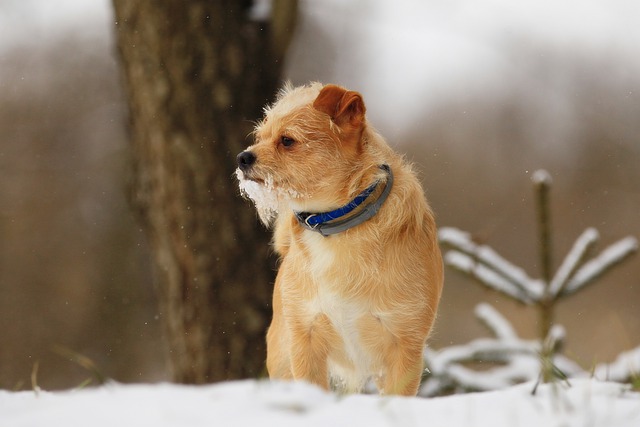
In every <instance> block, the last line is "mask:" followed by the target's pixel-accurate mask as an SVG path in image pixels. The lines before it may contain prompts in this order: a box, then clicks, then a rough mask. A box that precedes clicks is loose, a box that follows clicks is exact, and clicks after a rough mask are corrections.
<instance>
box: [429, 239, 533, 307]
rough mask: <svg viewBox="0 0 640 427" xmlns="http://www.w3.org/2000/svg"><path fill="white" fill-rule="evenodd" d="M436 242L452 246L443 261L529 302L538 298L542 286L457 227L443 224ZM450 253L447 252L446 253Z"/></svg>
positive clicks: (522, 300) (493, 287)
mask: <svg viewBox="0 0 640 427" xmlns="http://www.w3.org/2000/svg"><path fill="white" fill-rule="evenodd" d="M438 237H439V239H440V242H442V243H443V244H447V245H449V246H451V247H452V248H454V249H455V250H454V251H450V252H449V253H447V255H446V256H445V262H446V263H447V264H448V265H451V266H452V267H454V268H457V269H458V270H460V271H462V272H464V273H467V274H469V275H471V276H473V277H474V278H476V279H478V280H479V281H480V282H481V283H483V284H484V285H486V286H488V287H490V288H492V289H495V290H498V291H500V292H503V293H505V294H507V295H509V296H511V297H514V298H516V299H517V300H518V301H521V302H524V303H526V304H530V303H532V302H533V301H537V300H539V299H540V298H541V297H542V294H543V291H544V286H543V285H542V283H541V282H540V281H538V280H533V279H531V278H530V277H529V276H528V275H527V273H526V272H525V271H524V270H523V269H521V268H519V267H517V266H515V265H513V264H512V263H511V262H509V261H507V260H506V259H504V258H503V257H502V256H500V255H499V254H498V253H497V252H495V251H494V250H493V249H492V248H490V247H488V246H485V245H478V244H476V243H475V242H474V241H473V240H472V239H471V236H469V234H468V233H465V232H463V231H461V230H458V229H456V228H452V227H444V228H442V229H440V232H439V233H438ZM450 254H451V255H450Z"/></svg>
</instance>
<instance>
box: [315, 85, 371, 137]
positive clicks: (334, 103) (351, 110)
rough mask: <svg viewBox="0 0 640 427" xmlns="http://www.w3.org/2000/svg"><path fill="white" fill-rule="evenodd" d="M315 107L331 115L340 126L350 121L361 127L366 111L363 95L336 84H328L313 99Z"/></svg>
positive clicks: (353, 124)
mask: <svg viewBox="0 0 640 427" xmlns="http://www.w3.org/2000/svg"><path fill="white" fill-rule="evenodd" d="M313 108H315V109H316V110H318V111H322V112H323V113H326V114H328V115H329V117H331V120H333V121H334V122H335V123H336V124H337V125H338V126H343V125H344V124H347V123H349V124H350V125H351V126H353V127H354V128H360V127H361V126H362V123H363V122H364V114H365V112H366V109H365V106H364V101H363V100H362V96H361V95H360V94H359V93H358V92H354V91H351V90H346V89H345V88H342V87H340V86H336V85H326V86H325V87H323V88H322V90H321V91H320V93H319V94H318V97H317V98H316V100H315V101H313Z"/></svg>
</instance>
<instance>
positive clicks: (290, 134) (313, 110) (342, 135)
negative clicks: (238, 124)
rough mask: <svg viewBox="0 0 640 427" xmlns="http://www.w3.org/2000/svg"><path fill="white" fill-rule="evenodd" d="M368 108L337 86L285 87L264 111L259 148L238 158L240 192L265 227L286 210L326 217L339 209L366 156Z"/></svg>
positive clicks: (257, 136) (258, 128)
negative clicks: (328, 211)
mask: <svg viewBox="0 0 640 427" xmlns="http://www.w3.org/2000/svg"><path fill="white" fill-rule="evenodd" d="M365 126H366V122H365V106H364V103H363V101H362V97H361V96H360V94H359V93H357V92H353V91H349V90H346V89H344V88H342V87H339V86H335V85H326V86H322V85H321V84H319V83H313V84H311V85H309V86H300V87H296V88H293V87H291V86H288V85H287V86H285V87H284V89H282V91H281V92H280V94H279V96H278V98H277V100H276V102H275V103H274V104H273V105H271V106H269V107H266V108H265V116H264V119H263V120H262V121H261V122H260V123H259V124H258V125H257V126H256V128H255V131H254V137H255V142H254V144H253V145H251V146H250V147H249V148H247V149H246V150H245V151H243V152H242V153H240V154H238V157H237V161H238V169H237V171H236V174H237V176H238V180H239V182H240V189H241V191H242V192H243V194H245V195H246V196H248V197H249V198H251V199H252V200H253V201H254V202H255V204H256V208H257V210H258V213H259V214H260V218H261V219H262V221H263V222H264V223H265V224H270V223H271V221H272V220H273V219H274V218H275V216H276V215H277V212H278V210H279V209H280V208H281V207H282V206H283V205H286V206H289V207H292V208H294V209H296V210H305V211H322V210H326V209H327V208H331V207H332V206H336V205H339V204H340V200H342V199H344V197H346V195H347V193H348V192H349V191H350V189H349V188H346V187H347V186H346V185H345V183H346V182H347V181H348V179H349V177H350V176H351V175H352V174H353V171H354V168H357V165H358V163H359V162H358V160H359V157H360V155H361V153H362V150H363V144H364V141H363V138H362V135H363V131H364V128H365Z"/></svg>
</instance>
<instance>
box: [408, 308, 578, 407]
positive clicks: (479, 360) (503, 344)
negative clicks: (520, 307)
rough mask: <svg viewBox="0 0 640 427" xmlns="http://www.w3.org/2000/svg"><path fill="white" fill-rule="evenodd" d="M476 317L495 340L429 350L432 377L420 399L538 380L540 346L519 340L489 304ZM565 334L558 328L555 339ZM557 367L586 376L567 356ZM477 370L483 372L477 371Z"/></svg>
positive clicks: (556, 362) (558, 358)
mask: <svg viewBox="0 0 640 427" xmlns="http://www.w3.org/2000/svg"><path fill="white" fill-rule="evenodd" d="M475 313H476V316H477V317H478V318H479V319H480V320H482V322H483V323H484V324H485V325H487V326H488V327H489V329H490V330H491V332H492V333H493V334H494V335H495V338H479V339H475V340H473V341H471V342H469V343H467V344H465V345H457V346H451V347H447V348H444V349H442V350H440V351H434V350H431V349H425V352H424V360H425V364H426V366H427V368H428V370H429V376H428V377H427V379H426V380H425V382H424V383H423V385H422V387H421V390H420V395H423V396H434V395H438V394H442V393H444V392H447V391H482V390H496V389H500V388H504V387H507V386H510V385H513V384H517V383H521V382H525V381H532V380H535V379H537V378H538V376H539V374H540V351H541V344H540V342H539V341H537V340H523V339H520V338H518V336H517V335H516V333H515V330H514V328H513V326H512V325H511V324H510V323H509V321H508V320H507V319H506V318H504V316H502V315H501V314H500V313H499V312H498V311H497V310H496V309H495V308H493V307H492V306H491V305H489V304H486V303H485V304H479V305H478V306H477V307H476V310H475ZM563 331H564V329H563V328H561V327H556V328H554V330H553V331H552V333H551V334H552V335H553V338H552V339H553V340H561V339H562V338H563V337H564V332H563ZM553 363H554V365H555V366H556V367H557V368H558V369H559V370H560V371H562V372H563V373H565V374H567V375H583V376H584V375H585V372H584V371H583V370H582V369H581V368H580V367H579V366H578V365H577V364H575V363H574V362H572V361H571V360H569V359H567V358H566V357H564V356H561V355H556V356H554V359H553ZM474 366H475V367H478V366H480V367H481V368H480V369H474V368H473V367H474Z"/></svg>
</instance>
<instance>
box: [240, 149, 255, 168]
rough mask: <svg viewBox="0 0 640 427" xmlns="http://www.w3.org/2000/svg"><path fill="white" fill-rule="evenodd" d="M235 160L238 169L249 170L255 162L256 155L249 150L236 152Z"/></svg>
mask: <svg viewBox="0 0 640 427" xmlns="http://www.w3.org/2000/svg"><path fill="white" fill-rule="evenodd" d="M236 160H237V161H238V167H239V168H240V170H241V171H243V172H245V171H247V170H249V169H250V168H251V166H252V165H253V164H254V163H255V162H256V155H255V154H253V153H252V152H251V151H243V152H242V153H240V154H238V157H236Z"/></svg>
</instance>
